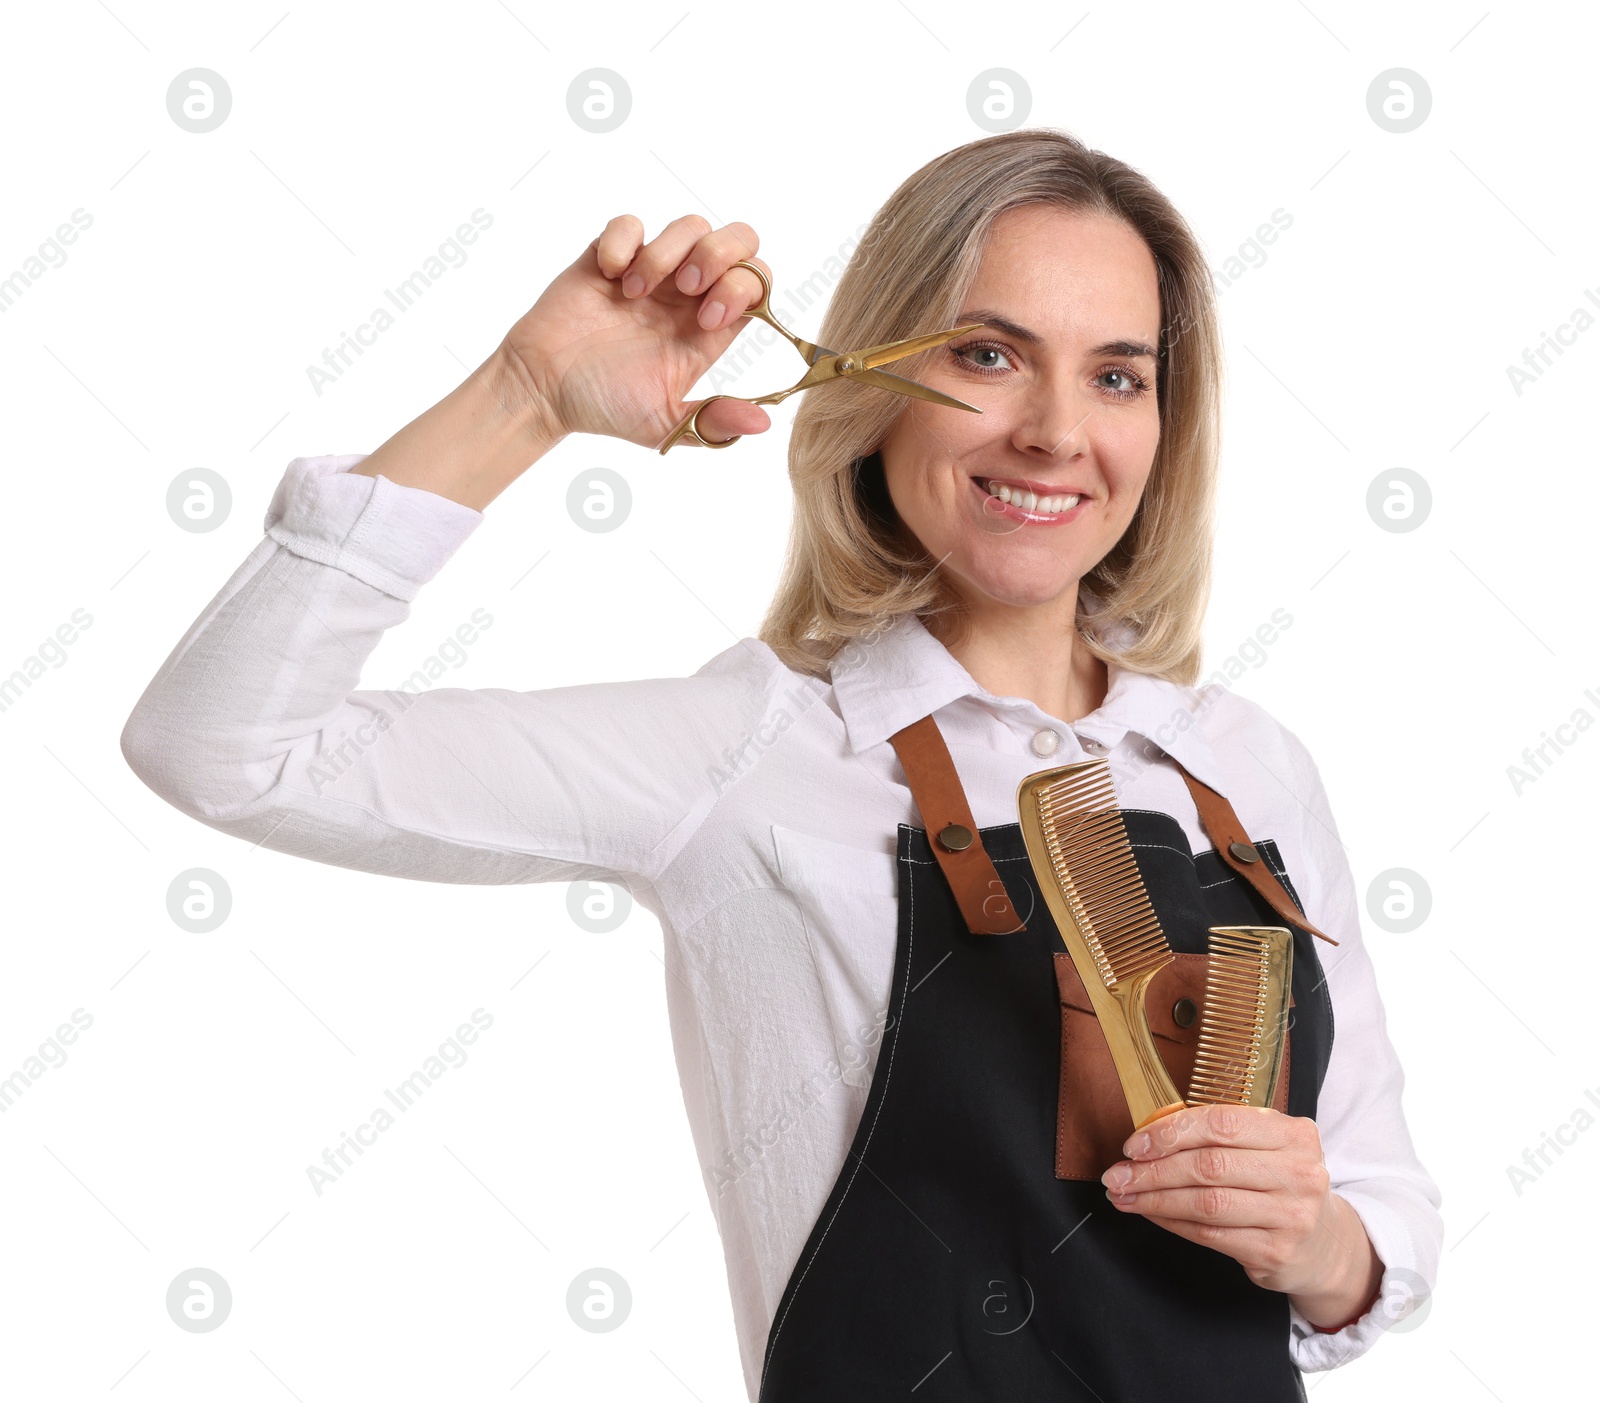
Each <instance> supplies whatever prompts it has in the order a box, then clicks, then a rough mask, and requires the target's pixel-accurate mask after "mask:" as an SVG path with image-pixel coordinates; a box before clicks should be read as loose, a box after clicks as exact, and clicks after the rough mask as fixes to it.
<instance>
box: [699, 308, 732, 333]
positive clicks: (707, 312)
mask: <svg viewBox="0 0 1600 1403" xmlns="http://www.w3.org/2000/svg"><path fill="white" fill-rule="evenodd" d="M727 310H728V309H727V308H726V307H724V306H723V305H722V303H720V302H707V303H706V305H705V306H704V307H702V308H701V309H700V325H701V326H703V327H705V329H706V330H707V331H710V330H711V329H712V328H713V327H714V326H716V324H717V323H718V322H720V321H721V320H722V314H723V313H724V312H726V311H727Z"/></svg>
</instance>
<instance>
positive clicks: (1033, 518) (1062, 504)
mask: <svg viewBox="0 0 1600 1403" xmlns="http://www.w3.org/2000/svg"><path fill="white" fill-rule="evenodd" d="M972 485H973V487H974V488H976V489H977V491H978V492H979V493H980V494H981V495H982V497H983V504H982V505H983V511H984V513H985V514H986V515H988V516H993V517H1000V518H1005V519H1007V520H1010V521H1026V522H1036V523H1039V524H1042V525H1047V524H1052V523H1061V522H1067V521H1072V520H1074V519H1075V518H1076V517H1077V515H1078V511H1079V509H1080V508H1081V507H1082V506H1083V504H1084V500H1085V499H1084V496H1083V494H1082V493H1081V492H1050V493H1045V492H1035V491H1033V490H1032V489H1031V488H1028V487H1024V486H1022V485H1021V484H1018V483H1011V482H1007V481H1005V480H1004V479H1002V478H992V477H991V478H985V477H975V478H973V479H972Z"/></svg>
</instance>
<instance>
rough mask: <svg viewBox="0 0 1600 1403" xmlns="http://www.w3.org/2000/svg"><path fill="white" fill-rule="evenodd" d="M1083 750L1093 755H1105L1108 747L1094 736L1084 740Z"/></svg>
mask: <svg viewBox="0 0 1600 1403" xmlns="http://www.w3.org/2000/svg"><path fill="white" fill-rule="evenodd" d="M1083 748H1084V749H1085V750H1087V751H1088V752H1089V754H1091V755H1104V754H1105V753H1106V747H1105V746H1104V745H1103V744H1101V742H1099V741H1097V740H1095V739H1094V738H1093V737H1092V736H1091V737H1085V738H1084V741H1083Z"/></svg>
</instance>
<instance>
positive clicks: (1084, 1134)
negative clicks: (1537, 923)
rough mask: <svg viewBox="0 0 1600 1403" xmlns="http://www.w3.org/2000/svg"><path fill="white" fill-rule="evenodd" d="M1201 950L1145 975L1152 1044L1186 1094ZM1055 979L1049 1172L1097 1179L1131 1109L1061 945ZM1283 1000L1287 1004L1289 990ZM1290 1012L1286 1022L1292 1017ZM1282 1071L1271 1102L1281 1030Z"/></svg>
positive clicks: (1284, 1089)
mask: <svg viewBox="0 0 1600 1403" xmlns="http://www.w3.org/2000/svg"><path fill="white" fill-rule="evenodd" d="M1209 959H1210V957H1209V956H1208V955H1188V954H1178V955H1175V956H1174V958H1173V960H1172V963H1171V964H1169V965H1167V966H1166V967H1165V968H1164V969H1162V970H1161V971H1160V972H1159V973H1158V974H1156V976H1155V977H1154V978H1153V979H1152V980H1151V981H1150V986H1149V988H1148V989H1147V990H1146V991H1145V1015H1146V1017H1147V1018H1148V1019H1149V1023H1150V1031H1151V1033H1152V1034H1153V1035H1154V1039H1155V1045H1156V1052H1157V1053H1158V1054H1159V1055H1160V1058H1161V1061H1162V1063H1163V1064H1164V1065H1165V1066H1166V1069H1167V1074H1168V1075H1169V1076H1170V1077H1171V1078H1172V1084H1173V1085H1174V1086H1176V1087H1177V1088H1178V1090H1179V1092H1180V1094H1186V1093H1187V1090H1188V1086H1189V1077H1190V1074H1191V1073H1192V1072H1193V1070H1194V1059H1195V1053H1196V1051H1197V1048H1198V1044H1199V1041H1200V1020H1201V1015H1202V1014H1203V1013H1204V1012H1205V999H1206V965H1207V962H1208V960H1209ZM1055 967H1056V986H1057V988H1058V990H1059V992H1060V996H1061V1086H1060V1095H1059V1099H1058V1102H1057V1110H1056V1178H1058V1179H1093V1180H1098V1179H1099V1178H1100V1176H1101V1175H1102V1174H1104V1173H1105V1172H1106V1170H1107V1169H1109V1168H1110V1167H1111V1166H1112V1165H1113V1164H1115V1163H1116V1162H1117V1161H1118V1160H1120V1159H1123V1158H1125V1156H1124V1155H1123V1153H1122V1146H1123V1145H1124V1143H1125V1142H1126V1141H1127V1139H1128V1137H1129V1136H1130V1135H1132V1134H1133V1117H1132V1116H1131V1115H1130V1114H1129V1113H1128V1103H1127V1100H1126V1099H1125V1098H1124V1096H1123V1094H1122V1083H1121V1081H1119V1080H1118V1078H1117V1069H1116V1065H1115V1064H1114V1063H1113V1062H1112V1060H1111V1050H1110V1049H1109V1048H1108V1047H1107V1046H1106V1040H1105V1035H1104V1034H1103V1033H1101V1031H1100V1020H1099V1019H1098V1018H1097V1017H1096V1016H1095V1012H1094V1007H1093V1005H1091V1004H1090V1002H1089V996H1088V994H1087V993H1085V992H1084V988H1083V980H1082V979H1080V978H1079V977H1078V967H1077V966H1076V965H1075V964H1073V963H1072V956H1071V955H1069V954H1068V953H1067V952H1066V951H1065V950H1058V951H1056V952H1055ZM1290 1006H1291V1008H1292V1007H1293V999H1292V997H1291V1000H1290ZM1293 1021H1294V1020H1293V1016H1292V1015H1291V1017H1290V1019H1289V1022H1290V1024H1291V1025H1292V1024H1293ZM1283 1036H1284V1049H1283V1071H1282V1072H1281V1074H1280V1075H1279V1077H1278V1086H1277V1092H1276V1094H1275V1095H1274V1097H1273V1099H1272V1105H1273V1109H1274V1110H1277V1111H1285V1110H1286V1109H1287V1107H1288V1104H1289V1050H1290V1046H1291V1044H1292V1041H1293V1039H1292V1038H1291V1036H1290V1030H1289V1029H1288V1028H1286V1029H1285V1030H1284V1034H1283Z"/></svg>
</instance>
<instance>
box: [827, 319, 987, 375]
mask: <svg viewBox="0 0 1600 1403" xmlns="http://www.w3.org/2000/svg"><path fill="white" fill-rule="evenodd" d="M983 327H984V324H983V323H982V322H969V323H968V324H967V325H966V326H958V327H955V328H953V329H952V330H950V331H933V332H929V333H928V335H926V336H913V337H911V338H910V339H909V340H905V341H886V342H884V344H883V345H881V346H868V347H867V349H866V350H864V351H852V352H850V358H851V359H852V360H854V361H855V362H856V363H857V364H858V365H861V366H864V367H865V368H866V369H868V370H874V369H876V368H877V367H878V366H880V365H887V364H888V363H889V362H890V361H896V360H903V359H904V358H905V357H906V356H914V355H916V354H917V352H918V351H926V350H929V349H931V348H932V347H934V346H942V345H944V343H945V342H946V341H954V340H955V339H956V337H958V336H965V335H966V334H967V333H968V332H972V331H982V330H983Z"/></svg>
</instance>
